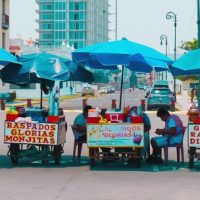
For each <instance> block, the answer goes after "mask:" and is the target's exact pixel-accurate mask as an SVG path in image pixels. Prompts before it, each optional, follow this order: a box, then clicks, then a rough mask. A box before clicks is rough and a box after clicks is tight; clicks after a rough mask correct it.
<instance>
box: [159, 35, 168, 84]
mask: <svg viewBox="0 0 200 200" xmlns="http://www.w3.org/2000/svg"><path fill="white" fill-rule="evenodd" d="M163 40H165V55H166V56H167V45H168V39H167V36H166V35H164V34H162V35H161V36H160V45H163ZM162 76H163V74H162ZM162 79H163V77H162ZM165 79H166V80H167V71H166V74H165Z"/></svg>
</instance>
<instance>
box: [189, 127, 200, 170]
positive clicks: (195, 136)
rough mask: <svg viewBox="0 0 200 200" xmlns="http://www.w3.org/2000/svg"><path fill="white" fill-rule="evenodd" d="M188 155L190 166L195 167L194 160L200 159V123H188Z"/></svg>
mask: <svg viewBox="0 0 200 200" xmlns="http://www.w3.org/2000/svg"><path fill="white" fill-rule="evenodd" d="M188 148H189V149H188V155H189V168H190V169H192V168H193V167H194V162H195V161H197V160H200V124H195V123H189V124H188Z"/></svg>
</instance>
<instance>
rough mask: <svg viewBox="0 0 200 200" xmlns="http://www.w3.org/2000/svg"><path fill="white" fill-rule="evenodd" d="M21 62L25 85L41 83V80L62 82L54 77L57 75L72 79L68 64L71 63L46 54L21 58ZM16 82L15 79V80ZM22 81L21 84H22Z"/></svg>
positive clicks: (20, 74) (21, 72)
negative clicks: (61, 74) (60, 74)
mask: <svg viewBox="0 0 200 200" xmlns="http://www.w3.org/2000/svg"><path fill="white" fill-rule="evenodd" d="M19 61H20V62H21V63H22V64H23V66H22V68H21V70H20V72H19V76H20V78H21V77H23V78H22V81H24V83H37V82H38V83H40V82H41V80H42V81H43V80H49V82H51V81H53V82H54V81H56V80H61V79H57V78H55V77H54V75H55V74H59V73H64V72H65V74H66V76H65V77H64V78H65V80H68V79H69V78H70V72H69V70H68V68H67V64H69V63H70V62H71V61H70V60H68V59H65V58H61V57H59V56H56V55H53V54H49V53H46V52H42V53H33V54H27V55H23V56H19ZM13 81H14V79H13ZM22 81H21V82H22Z"/></svg>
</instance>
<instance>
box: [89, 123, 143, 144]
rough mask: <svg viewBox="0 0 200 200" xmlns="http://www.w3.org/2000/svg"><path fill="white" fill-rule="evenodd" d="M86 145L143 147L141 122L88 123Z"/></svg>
mask: <svg viewBox="0 0 200 200" xmlns="http://www.w3.org/2000/svg"><path fill="white" fill-rule="evenodd" d="M87 144H88V147H143V146H144V126H143V124H88V125H87Z"/></svg>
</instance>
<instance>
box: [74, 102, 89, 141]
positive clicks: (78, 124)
mask: <svg viewBox="0 0 200 200" xmlns="http://www.w3.org/2000/svg"><path fill="white" fill-rule="evenodd" d="M89 109H92V106H90V105H86V106H85V107H84V108H83V112H82V113H81V114H79V115H78V116H77V117H76V118H75V120H74V124H73V125H72V129H73V131H74V136H75V140H76V141H83V142H84V141H86V140H87V138H86V136H87V134H86V125H87V116H88V111H89Z"/></svg>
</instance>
